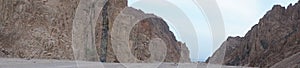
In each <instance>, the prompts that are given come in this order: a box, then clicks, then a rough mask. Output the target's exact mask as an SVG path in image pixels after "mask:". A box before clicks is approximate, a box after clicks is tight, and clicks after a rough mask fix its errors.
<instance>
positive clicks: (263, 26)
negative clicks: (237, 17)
mask: <svg viewBox="0 0 300 68" xmlns="http://www.w3.org/2000/svg"><path fill="white" fill-rule="evenodd" d="M299 11H300V4H299V2H298V3H296V4H295V5H292V4H290V5H289V6H288V7H287V8H285V7H282V6H280V5H275V6H273V8H272V9H271V10H270V11H268V12H267V13H266V15H264V17H263V18H261V19H260V20H259V23H258V24H256V25H254V26H253V27H252V28H251V30H250V31H248V33H247V34H246V35H245V36H244V37H229V38H228V39H227V40H226V41H225V42H224V43H223V44H222V45H221V47H220V48H219V49H218V50H217V51H216V52H215V53H214V55H213V56H212V57H211V58H216V57H217V56H218V55H220V53H221V52H222V50H224V49H225V48H226V49H225V50H226V51H225V57H224V60H223V62H221V63H222V64H225V65H234V66H250V67H264V68H265V67H266V68H269V67H271V66H273V65H275V64H276V63H277V64H276V65H277V66H279V65H281V64H280V63H278V62H281V63H282V62H291V63H288V65H289V66H290V67H293V68H299V67H300V63H299V62H300V61H299V60H288V59H287V60H286V58H289V57H291V56H293V55H294V54H297V53H299V52H300V31H299V30H300V12H299ZM211 58H210V59H211ZM292 58H295V57H292ZM296 58H297V59H299V57H296ZM209 61H211V60H209ZM212 61H216V60H212ZM219 61H220V60H219ZM297 62H298V63H297ZM286 67H288V66H286Z"/></svg>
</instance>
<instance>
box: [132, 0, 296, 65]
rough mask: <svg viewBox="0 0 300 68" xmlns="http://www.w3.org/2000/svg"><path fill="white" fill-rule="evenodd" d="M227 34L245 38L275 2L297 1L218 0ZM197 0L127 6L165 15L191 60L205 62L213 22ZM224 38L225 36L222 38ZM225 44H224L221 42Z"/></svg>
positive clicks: (146, 0) (145, 0)
mask: <svg viewBox="0 0 300 68" xmlns="http://www.w3.org/2000/svg"><path fill="white" fill-rule="evenodd" d="M216 2H217V5H218V7H219V9H220V12H221V15H222V18H223V21H224V26H225V28H224V29H225V36H226V37H228V36H241V37H243V36H244V35H245V34H246V32H248V30H250V28H251V27H252V26H253V25H255V24H257V23H258V21H259V19H260V18H262V17H263V15H264V14H265V13H266V12H267V11H268V10H270V9H271V8H272V7H273V5H276V4H279V5H282V6H288V5H289V4H290V3H292V4H294V3H296V2H297V0H216ZM196 4H197V3H195V1H194V0H128V5H129V6H130V7H134V8H137V9H140V10H142V11H144V12H145V13H153V14H155V15H157V16H159V17H161V18H163V19H164V20H165V21H166V22H167V24H168V25H169V26H170V30H171V31H172V32H173V33H174V35H175V36H176V39H177V40H179V41H182V42H185V43H186V45H187V47H188V48H189V50H190V58H191V60H192V61H205V60H206V59H207V57H209V56H211V55H212V54H213V52H214V51H215V50H216V49H217V48H218V47H213V40H212V34H211V29H210V27H209V26H210V24H209V23H208V22H207V18H206V16H205V14H203V12H202V11H203V9H201V8H198V7H197V5H196ZM222 39H223V40H224V41H225V39H226V38H222ZM218 44H220V45H221V44H222V43H218Z"/></svg>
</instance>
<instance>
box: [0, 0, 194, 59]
mask: <svg viewBox="0 0 300 68" xmlns="http://www.w3.org/2000/svg"><path fill="white" fill-rule="evenodd" d="M79 2H80V1H79V0H0V4H1V5H0V9H1V10H0V14H1V16H0V22H1V23H0V57H2V58H28V59H31V58H34V59H67V60H74V53H73V50H72V43H71V42H72V29H73V28H72V25H73V19H74V16H75V11H76V9H77V7H78V4H79ZM124 8H129V7H127V1H126V0H108V1H107V2H106V3H105V5H104V7H103V8H102V11H101V12H100V14H99V18H98V20H97V22H96V25H95V26H96V27H95V34H94V35H95V44H96V48H97V53H98V55H99V57H98V58H99V59H100V61H103V62H119V61H118V59H117V58H116V55H115V54H114V51H113V47H112V43H114V42H111V40H112V39H111V29H112V27H113V22H114V21H115V18H116V17H117V16H118V15H119V13H121V12H122V10H123V9H124ZM131 11H136V12H139V14H141V15H147V14H145V13H143V12H142V11H140V10H136V9H134V8H131ZM151 38H161V39H162V40H163V41H165V42H166V46H167V54H166V57H165V60H164V61H165V62H179V61H182V62H190V59H189V56H188V55H189V54H188V53H189V52H188V49H187V47H186V45H185V44H184V43H181V42H179V41H177V40H176V39H175V37H174V35H173V33H172V32H171V31H170V30H169V27H168V25H167V24H166V22H165V21H163V19H161V18H159V17H157V18H148V19H145V20H142V21H140V22H139V23H138V24H136V25H135V27H134V28H133V30H132V31H131V32H130V39H129V40H128V42H129V41H130V42H133V43H136V44H132V45H130V46H132V50H131V52H132V53H133V55H134V56H136V58H137V59H139V60H145V59H147V58H149V56H151V54H150V53H149V52H150V51H149V50H147V48H148V47H149V44H147V41H149V39H151ZM145 42H146V43H145ZM181 53H182V54H183V55H181ZM182 57H183V59H180V58H182ZM91 61H93V60H91Z"/></svg>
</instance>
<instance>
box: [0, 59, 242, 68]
mask: <svg viewBox="0 0 300 68" xmlns="http://www.w3.org/2000/svg"><path fill="white" fill-rule="evenodd" d="M219 67H222V68H245V67H236V66H220V65H208V64H205V63H198V64H197V63H178V64H175V63H122V64H121V63H100V62H86V61H68V60H46V59H31V60H27V59H18V58H0V68H219Z"/></svg>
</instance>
